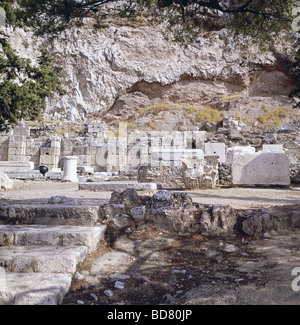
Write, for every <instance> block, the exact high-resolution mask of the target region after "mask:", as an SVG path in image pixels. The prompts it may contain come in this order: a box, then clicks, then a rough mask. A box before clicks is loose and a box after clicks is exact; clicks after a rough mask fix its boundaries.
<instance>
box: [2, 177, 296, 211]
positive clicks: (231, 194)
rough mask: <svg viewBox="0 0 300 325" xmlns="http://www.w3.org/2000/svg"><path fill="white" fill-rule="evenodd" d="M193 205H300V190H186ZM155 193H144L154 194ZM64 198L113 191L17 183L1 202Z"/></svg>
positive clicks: (100, 196)
mask: <svg viewBox="0 0 300 325" xmlns="http://www.w3.org/2000/svg"><path fill="white" fill-rule="evenodd" d="M187 192H188V193H189V194H190V195H191V197H192V198H193V202H197V203H202V204H224V205H227V204H228V205H231V206H232V207H235V208H256V207H269V206H274V205H287V204H295V203H299V202H300V187H291V188H216V189H205V190H196V191H187ZM153 193H154V191H152V192H151V191H148V192H146V191H145V192H143V194H153ZM56 195H65V196H67V197H71V198H77V199H81V200H83V201H85V202H86V203H88V202H95V200H100V201H103V202H104V201H108V200H109V198H110V195H111V192H90V191H79V190H78V184H76V183H62V182H55V181H26V182H23V181H17V182H16V188H15V189H13V190H8V191H3V190H2V191H0V199H7V200H22V201H25V200H26V201H27V202H30V201H31V200H43V201H45V200H48V199H49V198H50V197H51V196H56Z"/></svg>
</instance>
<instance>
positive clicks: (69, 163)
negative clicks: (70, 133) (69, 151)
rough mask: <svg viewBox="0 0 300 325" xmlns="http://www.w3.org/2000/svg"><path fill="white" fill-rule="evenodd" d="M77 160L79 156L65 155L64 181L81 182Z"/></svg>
mask: <svg viewBox="0 0 300 325" xmlns="http://www.w3.org/2000/svg"><path fill="white" fill-rule="evenodd" d="M77 160H78V157H76V156H65V157H64V174H63V178H62V181H63V182H79V180H78V177H77Z"/></svg>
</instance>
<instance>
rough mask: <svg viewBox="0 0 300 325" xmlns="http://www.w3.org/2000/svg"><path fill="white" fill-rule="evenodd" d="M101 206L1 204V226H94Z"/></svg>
mask: <svg viewBox="0 0 300 325" xmlns="http://www.w3.org/2000/svg"><path fill="white" fill-rule="evenodd" d="M99 210H100V207H99V206H91V205H61V204H40V205H32V204H27V205H22V204H16V203H7V204H3V203H2V204H0V224H35V225H37V224H40V225H72V226H94V225H95V224H96V222H97V220H98V218H99Z"/></svg>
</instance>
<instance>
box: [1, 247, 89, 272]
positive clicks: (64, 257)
mask: <svg viewBox="0 0 300 325" xmlns="http://www.w3.org/2000/svg"><path fill="white" fill-rule="evenodd" d="M87 254H88V250H87V247H86V246H76V247H69V246H67V247H62V246H11V247H7V246H4V247H0V267H2V268H4V269H5V270H6V271H7V272H20V273H31V272H40V273H49V272H50V273H75V272H76V268H77V264H78V263H80V262H83V261H84V260H85V258H86V256H87Z"/></svg>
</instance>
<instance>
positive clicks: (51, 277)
mask: <svg viewBox="0 0 300 325" xmlns="http://www.w3.org/2000/svg"><path fill="white" fill-rule="evenodd" d="M71 282H72V275H71V274H50V273H8V272H6V274H5V285H4V286H3V287H1V288H0V305H58V304H61V303H62V300H63V297H64V295H65V294H67V292H68V291H69V289H70V286H71Z"/></svg>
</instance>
